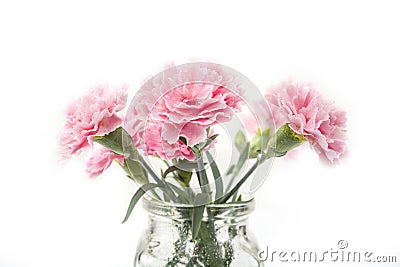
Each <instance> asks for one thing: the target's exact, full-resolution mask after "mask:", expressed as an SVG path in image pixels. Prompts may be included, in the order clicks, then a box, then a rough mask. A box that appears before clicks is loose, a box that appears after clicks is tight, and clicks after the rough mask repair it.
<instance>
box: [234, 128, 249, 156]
mask: <svg viewBox="0 0 400 267" xmlns="http://www.w3.org/2000/svg"><path fill="white" fill-rule="evenodd" d="M246 142H247V141H246V137H245V135H244V133H243V132H242V131H240V130H239V131H238V132H237V134H236V136H235V146H236V148H237V150H238V151H239V152H242V150H243V149H244V148H245V146H246Z"/></svg>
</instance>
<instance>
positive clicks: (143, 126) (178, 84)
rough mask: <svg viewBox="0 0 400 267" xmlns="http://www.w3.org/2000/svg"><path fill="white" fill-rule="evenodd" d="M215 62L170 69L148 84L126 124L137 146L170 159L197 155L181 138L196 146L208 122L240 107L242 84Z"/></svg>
mask: <svg viewBox="0 0 400 267" xmlns="http://www.w3.org/2000/svg"><path fill="white" fill-rule="evenodd" d="M212 66H213V65H207V64H188V65H185V66H184V67H183V68H182V66H181V67H180V68H169V69H167V70H165V71H164V73H163V74H164V75H162V76H161V75H158V76H155V78H154V79H152V80H150V81H149V82H147V83H145V85H144V86H143V87H142V88H141V90H139V91H138V93H137V94H136V96H135V98H134V99H133V103H135V104H134V105H131V107H130V110H129V111H128V114H127V118H126V123H125V128H126V129H127V130H128V131H129V132H130V133H131V135H132V136H133V139H134V140H135V143H136V145H137V147H139V148H141V149H143V150H144V151H146V153H147V154H148V155H153V156H154V155H158V156H160V157H161V158H162V159H166V160H167V159H173V158H187V159H189V160H193V159H194V155H193V153H192V152H191V150H190V149H189V148H188V147H187V146H186V145H185V144H183V143H182V142H181V141H180V139H179V138H180V137H184V138H185V139H186V141H187V145H188V146H194V145H196V144H198V143H200V142H202V141H204V140H206V138H207V136H206V135H207V133H206V129H207V128H208V127H210V126H212V125H215V124H217V123H223V122H227V121H229V120H230V119H231V118H232V116H233V114H234V112H237V111H239V110H240V107H241V105H242V99H241V97H240V95H239V93H240V92H241V89H240V85H239V83H237V82H235V79H234V78H233V77H232V75H230V74H229V73H225V72H223V71H221V70H219V69H217V68H215V67H212ZM203 81H207V82H203ZM210 81H211V82H210Z"/></svg>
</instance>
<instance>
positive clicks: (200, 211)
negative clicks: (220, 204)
mask: <svg viewBox="0 0 400 267" xmlns="http://www.w3.org/2000/svg"><path fill="white" fill-rule="evenodd" d="M207 201H208V194H206V193H199V194H197V195H196V196H195V198H194V205H195V207H194V208H193V213H192V240H195V239H196V238H197V235H198V234H199V230H200V225H201V222H202V220H203V215H204V208H205V204H206V203H207Z"/></svg>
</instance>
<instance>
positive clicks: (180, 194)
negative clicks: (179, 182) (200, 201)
mask: <svg viewBox="0 0 400 267" xmlns="http://www.w3.org/2000/svg"><path fill="white" fill-rule="evenodd" d="M166 183H167V184H168V185H169V187H171V189H172V190H174V191H175V192H176V193H177V194H178V198H179V200H181V202H180V203H186V204H190V202H191V200H190V197H189V194H188V193H187V192H186V191H185V189H182V188H180V187H179V186H176V185H174V184H172V183H169V182H166ZM186 190H191V189H190V188H187V189H186ZM182 200H183V201H182Z"/></svg>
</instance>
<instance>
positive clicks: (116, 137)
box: [93, 127, 124, 155]
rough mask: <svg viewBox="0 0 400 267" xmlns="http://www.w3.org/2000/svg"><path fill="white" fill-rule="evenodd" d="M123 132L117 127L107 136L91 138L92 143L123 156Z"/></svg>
mask: <svg viewBox="0 0 400 267" xmlns="http://www.w3.org/2000/svg"><path fill="white" fill-rule="evenodd" d="M123 131H124V130H123V128H122V127H118V128H117V129H115V130H114V131H112V132H110V133H109V134H106V135H103V136H95V137H94V138H93V141H94V142H96V143H98V144H100V145H102V146H104V147H106V148H108V149H110V150H112V151H114V152H115V153H117V154H119V155H123V154H124V149H123V147H122V135H123Z"/></svg>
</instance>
